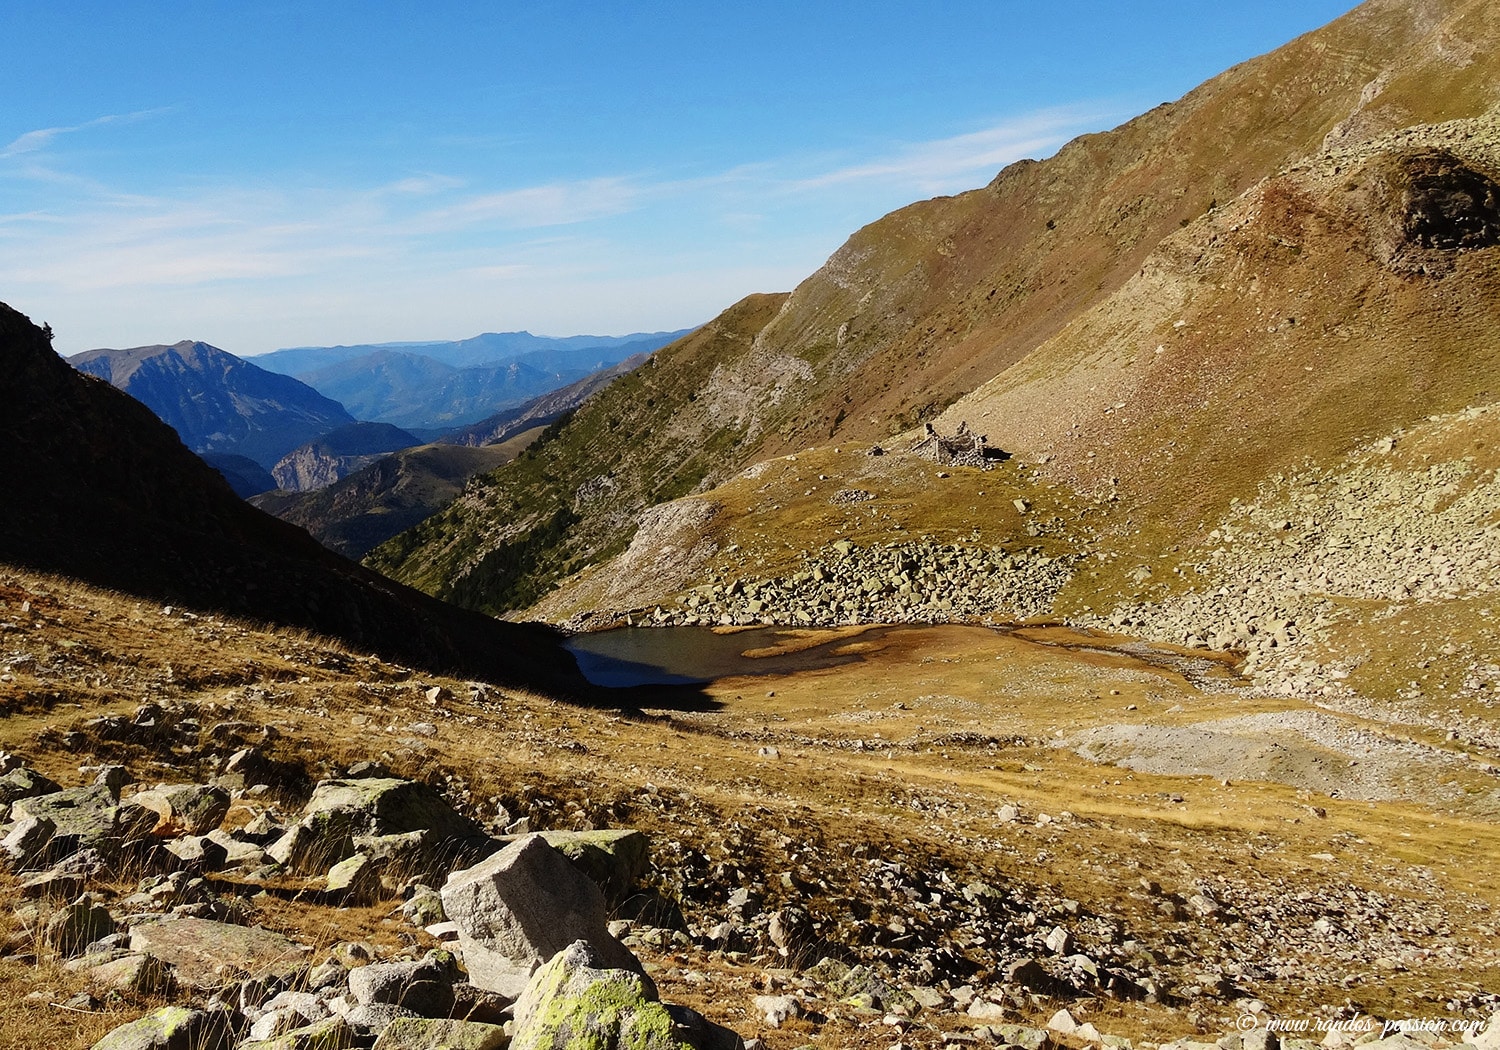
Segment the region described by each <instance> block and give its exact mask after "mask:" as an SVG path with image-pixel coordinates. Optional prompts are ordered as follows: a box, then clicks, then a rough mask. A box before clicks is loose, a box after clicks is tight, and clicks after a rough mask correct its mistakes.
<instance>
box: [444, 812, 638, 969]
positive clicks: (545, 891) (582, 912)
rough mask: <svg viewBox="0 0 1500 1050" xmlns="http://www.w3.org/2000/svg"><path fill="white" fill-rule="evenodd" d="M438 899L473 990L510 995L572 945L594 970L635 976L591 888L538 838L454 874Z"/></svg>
mask: <svg viewBox="0 0 1500 1050" xmlns="http://www.w3.org/2000/svg"><path fill="white" fill-rule="evenodd" d="M442 897H443V911H444V912H445V913H446V914H447V916H448V919H449V921H450V922H453V923H454V924H455V925H457V927H458V942H459V948H460V950H461V951H462V952H463V958H464V965H465V967H467V969H468V971H469V979H470V981H472V982H473V983H474V984H475V985H476V986H477V987H479V988H484V989H487V990H489V991H493V992H499V993H500V994H502V995H506V996H510V997H511V998H515V997H517V996H519V995H520V994H521V992H522V991H523V990H525V988H526V984H527V981H528V980H529V979H530V977H531V974H532V973H533V972H534V971H535V970H536V969H537V967H539V966H541V965H542V964H543V963H544V962H546V961H547V960H548V959H551V958H552V957H553V956H554V955H556V954H557V953H558V952H560V951H562V950H563V949H564V948H567V947H568V946H569V945H571V944H572V943H573V942H574V941H580V940H581V941H584V942H585V943H587V944H588V945H589V946H590V948H591V949H592V950H593V952H594V953H595V955H596V956H597V958H598V959H599V960H600V964H601V965H603V966H605V967H607V968H610V969H620V970H630V971H633V972H635V973H642V970H641V964H640V961H639V960H637V959H636V957H635V956H634V955H632V954H631V953H630V950H629V949H628V948H626V947H625V946H624V945H622V944H621V943H620V942H619V941H617V940H615V938H614V937H612V936H611V935H610V933H609V930H608V928H607V926H606V918H605V907H604V894H603V893H602V892H601V891H600V889H599V887H598V885H597V884H596V883H595V882H594V881H593V880H592V879H590V878H589V877H588V876H586V875H584V874H583V873H582V872H580V871H579V870H578V869H577V868H575V867H574V866H573V865H572V864H571V863H569V861H568V860H567V858H566V857H564V856H563V855H562V854H561V853H559V852H558V851H557V850H555V849H553V848H552V847H551V846H550V845H548V844H547V840H546V839H544V838H543V837H542V836H541V835H528V836H526V837H525V838H522V839H518V840H517V841H515V842H513V843H511V844H510V845H509V846H507V847H505V849H503V850H501V851H500V852H499V853H496V854H495V855H494V856H492V857H489V858H488V859H486V860H483V861H481V862H480V863H479V864H476V865H475V866H474V867H472V868H467V869H464V870H462V871H455V872H454V873H453V874H452V875H450V876H449V877H448V881H447V883H446V884H445V885H444V886H443V889H442Z"/></svg>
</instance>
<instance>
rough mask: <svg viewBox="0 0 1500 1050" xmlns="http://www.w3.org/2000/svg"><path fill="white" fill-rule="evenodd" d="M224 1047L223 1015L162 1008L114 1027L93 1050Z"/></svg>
mask: <svg viewBox="0 0 1500 1050" xmlns="http://www.w3.org/2000/svg"><path fill="white" fill-rule="evenodd" d="M227 1046H229V1031H228V1027H227V1026H226V1025H225V1023H224V1017H223V1015H221V1014H211V1013H207V1012H205V1011H203V1010H191V1009H188V1008H187V1007H185V1006H166V1007H163V1008H162V1009H160V1010H153V1011H152V1012H151V1013H149V1014H147V1015H146V1016H145V1017H142V1018H141V1019H140V1020H138V1021H132V1022H130V1023H129V1024H126V1025H121V1026H120V1027H119V1028H116V1029H115V1030H114V1031H112V1032H110V1033H109V1034H108V1035H106V1036H105V1037H104V1038H103V1039H101V1040H99V1041H98V1042H97V1043H95V1044H94V1047H93V1050H221V1048H224V1047H227Z"/></svg>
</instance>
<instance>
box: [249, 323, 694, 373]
mask: <svg viewBox="0 0 1500 1050" xmlns="http://www.w3.org/2000/svg"><path fill="white" fill-rule="evenodd" d="M686 331H687V330H686V329H684V330H683V331H680V332H635V333H632V334H630V335H620V336H610V335H570V336H557V337H554V336H544V335H532V334H531V333H530V332H486V333H484V334H483V335H477V336H474V337H473V338H472V339H457V340H452V341H447V342H442V341H439V342H416V343H360V344H356V345H352V346H298V347H291V348H288V349H286V350H273V351H271V352H270V353H268V354H260V355H259V356H257V357H256V358H255V363H256V364H257V365H259V366H260V367H261V368H265V369H269V370H270V371H272V372H280V373H282V374H283V375H289V376H301V375H303V374H304V373H307V372H311V371H313V370H315V369H319V368H326V367H327V366H329V365H334V364H338V363H339V362H341V361H349V360H352V359H354V358H359V357H368V356H370V355H371V354H376V353H380V352H383V351H390V352H392V353H402V354H416V355H418V356H421V357H430V358H432V359H433V360H434V361H441V362H442V363H443V364H445V365H449V366H451V367H453V368H467V367H469V366H471V365H492V364H496V363H498V362H500V361H509V360H513V359H515V358H518V357H522V356H524V355H527V354H533V353H538V352H547V351H565V352H566V351H585V352H590V353H595V354H596V355H597V356H599V357H600V358H601V359H602V358H603V357H605V356H608V355H609V353H610V352H611V351H620V350H621V348H626V349H624V350H623V352H616V353H614V360H616V361H621V360H624V359H625V358H626V357H629V356H630V355H631V354H633V353H639V352H640V351H641V350H642V349H643V348H646V347H647V346H648V345H649V348H650V349H655V348H656V347H660V346H665V345H667V344H668V343H670V342H671V341H672V340H674V339H676V338H678V337H680V336H682V335H685V334H686ZM634 344H640V345H639V346H635V347H634V348H633V349H631V348H630V347H632V346H633V345H634Z"/></svg>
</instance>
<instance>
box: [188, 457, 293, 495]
mask: <svg viewBox="0 0 1500 1050" xmlns="http://www.w3.org/2000/svg"><path fill="white" fill-rule="evenodd" d="M201 458H202V460H203V462H205V463H207V464H208V465H209V466H211V467H213V468H214V469H215V470H217V471H218V472H219V473H220V474H222V475H224V480H225V481H227V482H229V487H230V488H232V489H234V492H235V495H237V496H240V497H242V498H244V499H249V498H250V497H251V496H254V495H256V494H258V493H261V492H269V491H270V490H271V489H274V488H275V487H276V479H275V478H273V477H272V476H271V472H270V471H269V470H267V469H266V468H265V467H263V466H261V465H260V464H259V463H257V462H255V460H253V459H251V458H250V457H248V456H237V455H235V454H234V453H233V452H204V453H202V454H201Z"/></svg>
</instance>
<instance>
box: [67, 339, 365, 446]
mask: <svg viewBox="0 0 1500 1050" xmlns="http://www.w3.org/2000/svg"><path fill="white" fill-rule="evenodd" d="M67 360H68V363H69V364H70V365H72V366H73V367H74V368H76V369H78V370H79V371H82V372H86V373H88V374H90V375H93V376H97V377H99V378H101V379H103V380H105V381H106V382H108V383H111V384H112V385H114V386H115V387H116V388H117V389H120V390H123V391H124V392H125V393H127V394H129V395H130V396H132V397H134V398H135V399H136V400H138V401H140V402H141V403H143V404H145V405H147V406H148V407H149V408H150V409H151V410H152V411H153V412H155V413H156V415H157V416H158V417H159V418H160V419H162V420H164V421H165V422H166V423H167V425H169V426H171V427H172V428H173V429H174V430H176V431H177V433H178V435H179V436H180V437H181V438H182V439H183V441H184V443H185V444H187V445H188V447H189V448H191V449H192V450H193V451H194V452H221V453H232V454H237V455H243V456H247V457H248V458H250V459H253V460H255V462H257V463H259V464H260V465H261V466H262V467H264V468H266V469H267V470H269V469H271V468H272V467H274V466H275V464H276V461H277V460H279V459H280V458H281V457H282V456H284V455H286V454H287V453H288V452H290V451H291V450H292V449H294V448H296V447H297V446H298V445H302V444H304V443H306V442H308V441H310V440H312V439H314V438H316V437H319V436H321V435H322V434H323V433H325V432H326V431H328V430H332V429H333V428H334V427H337V426H342V425H344V424H347V423H353V422H354V417H353V416H351V415H350V414H349V412H348V411H347V410H346V409H345V408H344V406H343V405H341V404H339V403H338V402H337V401H334V400H332V399H330V398H327V397H324V396H323V395H322V394H320V393H318V392H317V391H316V390H314V389H313V388H312V387H310V386H308V385H307V384H305V383H302V382H300V381H299V380H296V379H293V378H292V377H290V376H284V375H280V374H278V373H276V372H269V371H266V370H265V369H262V368H260V367H258V366H256V365H253V364H250V363H249V362H247V361H245V360H243V359H242V358H239V357H236V356H235V355H233V354H231V353H228V352H227V351H225V350H221V349H219V348H218V347H216V346H212V345H210V344H208V343H205V342H201V341H197V340H191V339H184V340H182V341H180V342H177V343H174V344H172V345H170V346H168V345H164V344H158V345H153V346H138V347H130V348H128V349H124V350H113V349H100V350H88V351H85V352H83V353H81V354H75V355H74V356H72V357H70V358H68V359H67Z"/></svg>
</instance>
